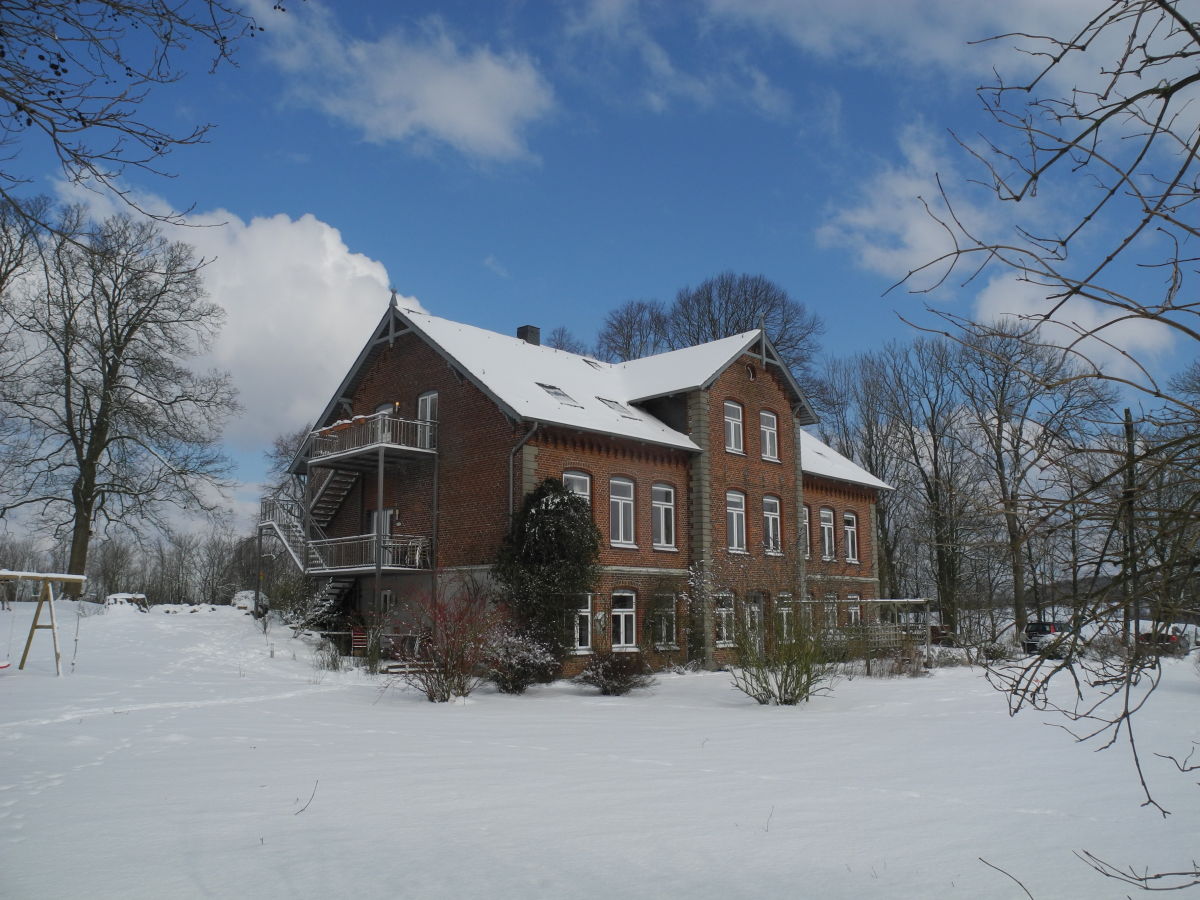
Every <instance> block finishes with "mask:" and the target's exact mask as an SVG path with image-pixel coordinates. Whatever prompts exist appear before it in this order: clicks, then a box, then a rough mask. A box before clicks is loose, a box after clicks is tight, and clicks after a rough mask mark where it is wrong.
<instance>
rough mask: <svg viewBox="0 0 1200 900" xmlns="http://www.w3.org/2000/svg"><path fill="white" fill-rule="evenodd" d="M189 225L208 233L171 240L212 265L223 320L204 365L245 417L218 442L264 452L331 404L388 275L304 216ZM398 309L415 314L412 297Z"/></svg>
mask: <svg viewBox="0 0 1200 900" xmlns="http://www.w3.org/2000/svg"><path fill="white" fill-rule="evenodd" d="M189 222H191V223H192V224H205V223H209V224H214V225H215V227H211V228H187V229H178V230H177V231H176V234H177V236H178V237H180V239H182V240H186V241H188V242H189V243H191V244H192V245H194V246H195V247H196V249H197V251H198V252H199V253H201V254H202V255H204V256H205V257H207V258H211V259H213V262H212V263H211V264H210V265H209V266H208V267H206V269H205V270H204V280H205V284H206V286H207V287H208V290H209V293H210V294H211V295H212V298H213V299H214V300H216V301H217V302H218V303H220V304H221V305H222V306H223V307H224V308H225V310H226V312H227V314H228V319H227V321H226V324H225V328H224V330H223V331H222V334H221V337H220V339H219V341H218V342H217V344H216V345H215V346H214V347H213V351H212V354H211V360H212V364H213V365H215V366H217V367H218V368H221V369H227V370H229V371H230V372H231V373H232V375H233V379H234V383H235V384H236V385H237V388H238V390H239V392H240V399H241V402H242V405H243V406H244V407H245V413H244V414H243V415H242V416H241V417H240V418H239V419H238V420H236V421H234V422H231V423H230V425H229V427H228V428H227V429H226V441H227V442H228V443H230V444H231V445H233V446H234V447H237V448H239V449H254V448H265V447H266V446H268V444H269V443H270V441H271V438H273V437H274V436H275V435H277V434H279V433H281V432H284V431H290V430H295V429H296V428H298V427H300V426H302V425H305V424H307V423H309V422H310V421H311V420H312V419H313V417H315V416H316V415H317V414H318V413H319V412H320V411H321V409H322V408H323V407H324V405H325V404H326V403H327V402H328V400H329V398H330V397H331V396H332V395H333V392H334V390H335V389H336V388H337V386H338V384H339V382H340V381H341V379H342V377H343V376H344V375H345V374H346V371H347V370H348V369H349V368H350V365H351V363H352V362H353V361H354V358H355V356H356V355H357V354H358V352H359V351H360V350H361V349H362V346H363V343H364V342H365V341H366V339H367V336H368V334H369V333H370V330H371V328H372V327H373V326H374V325H375V323H376V322H377V321H378V320H379V318H380V317H381V316H382V315H383V312H384V310H385V309H386V308H387V303H388V299H389V279H388V274H387V271H386V270H385V269H384V267H383V264H382V263H380V262H377V261H375V260H373V259H370V258H368V257H366V256H363V255H362V254H360V253H354V252H351V250H350V249H349V248H348V247H347V246H346V243H345V241H343V240H342V236H341V234H340V232H339V231H338V230H337V229H336V228H334V227H332V226H331V225H328V224H326V223H325V222H322V221H320V220H319V219H317V218H315V217H314V216H312V215H303V216H301V217H300V218H298V219H291V218H289V217H288V216H285V215H276V216H271V217H269V218H255V219H251V220H250V221H249V222H246V221H243V220H242V219H240V218H238V217H237V216H235V215H233V214H232V213H228V212H226V211H224V210H218V211H215V212H211V213H205V214H203V215H198V216H190V217H189ZM216 223H224V224H216ZM403 303H404V305H405V306H409V307H414V306H415V307H417V308H419V304H418V303H417V301H416V300H414V299H412V298H403Z"/></svg>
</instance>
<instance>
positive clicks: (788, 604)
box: [775, 594, 796, 642]
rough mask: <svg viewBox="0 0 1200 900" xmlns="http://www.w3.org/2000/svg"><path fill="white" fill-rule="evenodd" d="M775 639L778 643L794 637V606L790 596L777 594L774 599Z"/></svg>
mask: <svg viewBox="0 0 1200 900" xmlns="http://www.w3.org/2000/svg"><path fill="white" fill-rule="evenodd" d="M775 627H776V632H775V638H776V640H779V641H784V642H786V641H790V640H792V639H793V638H794V637H795V636H796V616H795V606H794V604H793V603H792V595H791V594H778V595H777V596H776V597H775Z"/></svg>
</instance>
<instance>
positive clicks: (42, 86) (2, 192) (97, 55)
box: [0, 0, 282, 226]
mask: <svg viewBox="0 0 1200 900" xmlns="http://www.w3.org/2000/svg"><path fill="white" fill-rule="evenodd" d="M276 8H277V9H278V8H282V7H281V5H279V4H276ZM259 30H261V29H260V28H259V26H258V25H257V24H256V22H255V20H254V19H253V18H252V17H250V16H248V15H246V14H245V13H244V12H242V11H241V10H240V9H239V7H238V5H235V4H233V3H227V2H225V0H181V2H172V3H163V2H160V0H95V2H89V3H79V2H77V0H16V2H6V3H4V4H2V5H0V35H3V40H4V53H3V54H2V55H0V99H2V100H3V105H4V111H3V113H0V150H2V153H0V156H3V159H4V161H5V165H4V167H3V168H0V198H3V199H4V200H6V201H7V202H8V203H9V204H11V205H12V206H13V208H15V209H18V210H20V211H21V213H22V214H23V215H25V216H27V217H28V218H29V219H31V220H32V221H34V222H37V223H38V224H40V225H42V226H46V225H49V224H51V220H50V219H49V218H47V217H46V216H45V215H44V214H45V213H46V212H47V210H46V208H45V207H44V206H39V205H37V204H36V203H34V204H26V203H23V202H22V201H21V200H20V199H19V198H18V196H17V195H16V193H15V192H16V191H17V190H19V187H20V185H21V184H23V183H24V181H25V180H26V179H24V178H23V177H22V176H21V175H20V174H19V170H18V167H17V166H16V164H15V162H14V161H15V160H16V159H17V158H18V157H19V156H20V154H21V151H22V150H25V149H27V148H28V149H33V148H37V149H39V150H48V152H49V153H50V154H52V155H53V156H54V157H55V158H56V159H57V160H58V162H59V165H60V167H61V170H62V172H63V174H64V175H65V176H66V177H67V179H68V180H69V181H71V182H73V183H86V184H90V185H93V186H100V187H103V188H107V189H109V190H112V191H113V192H114V193H116V194H118V195H120V196H122V197H124V198H125V199H126V200H127V202H131V203H132V201H130V195H129V194H128V192H127V191H126V190H125V189H124V188H123V187H122V186H121V184H120V183H119V180H120V178H121V176H122V174H123V173H124V172H125V171H126V170H127V169H129V168H136V169H141V170H143V171H149V172H154V173H160V172H161V170H160V168H159V166H160V165H161V163H162V160H163V158H164V157H165V156H166V155H167V154H168V153H169V152H170V151H171V150H172V149H173V148H175V147H180V146H187V145H190V144H196V143H199V142H201V141H202V140H203V139H204V135H205V133H206V132H207V131H208V129H209V127H210V126H209V125H203V124H201V125H196V126H193V127H190V128H185V129H184V130H182V131H174V130H168V128H167V127H165V125H164V123H163V122H161V121H155V119H154V117H153V116H152V115H151V114H150V112H149V110H150V106H149V105H148V104H147V103H146V100H147V99H148V98H149V97H150V95H151V94H152V93H153V92H154V90H155V89H156V88H160V87H162V86H164V85H168V84H171V83H172V82H175V81H178V80H179V79H180V78H181V77H183V75H184V72H185V70H186V66H187V65H188V63H189V62H194V61H195V60H194V57H196V56H197V55H198V56H199V57H201V58H202V60H203V63H202V65H205V66H207V67H208V68H209V69H210V70H212V69H215V68H216V67H217V66H218V65H219V64H221V63H222V62H226V61H228V60H229V59H230V56H231V53H232V52H233V49H234V47H235V45H236V44H237V43H238V41H240V40H241V39H243V38H245V37H248V36H251V35H253V34H254V33H255V32H256V31H259Z"/></svg>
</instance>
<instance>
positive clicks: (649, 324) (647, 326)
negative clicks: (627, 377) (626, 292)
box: [596, 300, 672, 362]
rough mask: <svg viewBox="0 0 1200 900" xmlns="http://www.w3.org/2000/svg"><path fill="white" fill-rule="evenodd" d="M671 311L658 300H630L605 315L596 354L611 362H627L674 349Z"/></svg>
mask: <svg viewBox="0 0 1200 900" xmlns="http://www.w3.org/2000/svg"><path fill="white" fill-rule="evenodd" d="M670 349H672V348H671V345H670V344H669V342H668V340H667V312H666V310H665V309H664V308H663V305H662V304H661V303H659V302H658V301H657V300H630V301H628V302H627V303H623V304H622V305H620V306H618V307H617V308H616V309H614V310H613V311H612V312H610V313H609V314H608V315H607V316H606V317H605V319H604V326H603V327H602V328H601V329H600V336H599V338H598V339H597V341H596V355H597V356H599V357H600V358H601V359H606V360H608V361H609V362H625V361H627V360H631V359H641V358H642V357H643V356H653V355H654V354H655V353H662V352H663V351H664V350H670Z"/></svg>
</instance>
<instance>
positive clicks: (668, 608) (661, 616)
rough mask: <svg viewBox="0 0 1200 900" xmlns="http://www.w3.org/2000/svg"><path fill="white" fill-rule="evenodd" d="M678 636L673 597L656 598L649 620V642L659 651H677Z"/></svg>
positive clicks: (665, 595)
mask: <svg viewBox="0 0 1200 900" xmlns="http://www.w3.org/2000/svg"><path fill="white" fill-rule="evenodd" d="M678 634H679V632H678V631H677V630H676V621H675V597H674V596H673V595H671V594H664V595H662V596H661V597H656V598H655V602H654V606H653V613H652V614H651V619H650V638H651V641H652V642H653V644H654V646H655V647H657V648H658V649H660V650H678V649H679V643H678V640H679V637H678Z"/></svg>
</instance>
